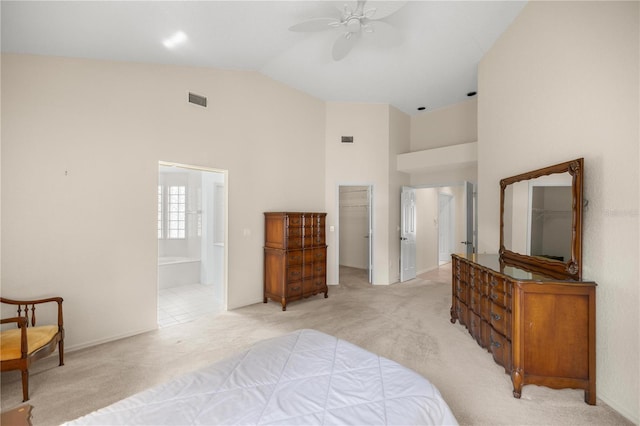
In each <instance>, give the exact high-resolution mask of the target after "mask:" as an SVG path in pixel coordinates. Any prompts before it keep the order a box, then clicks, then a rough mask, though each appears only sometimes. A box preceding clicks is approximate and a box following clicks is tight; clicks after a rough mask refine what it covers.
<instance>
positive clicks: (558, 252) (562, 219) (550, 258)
mask: <svg viewBox="0 0 640 426" xmlns="http://www.w3.org/2000/svg"><path fill="white" fill-rule="evenodd" d="M583 175H584V160H583V159H582V158H578V159H576V160H572V161H567V162H565V163H560V164H556V165H553V166H549V167H544V168H542V169H538V170H533V171H530V172H526V173H521V174H519V175H516V176H511V177H508V178H504V179H501V180H500V188H501V191H500V258H501V259H502V260H504V262H505V263H516V264H521V265H526V266H528V267H532V268H535V269H536V270H542V271H544V272H545V273H549V274H555V275H554V276H558V277H561V278H565V277H566V278H569V279H578V280H579V279H580V278H581V276H582V179H583Z"/></svg>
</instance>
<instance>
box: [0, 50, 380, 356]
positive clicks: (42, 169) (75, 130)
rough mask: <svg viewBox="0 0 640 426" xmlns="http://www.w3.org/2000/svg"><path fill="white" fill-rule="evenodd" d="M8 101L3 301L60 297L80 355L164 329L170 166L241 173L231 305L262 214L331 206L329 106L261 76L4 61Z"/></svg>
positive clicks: (258, 263)
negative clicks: (163, 186)
mask: <svg viewBox="0 0 640 426" xmlns="http://www.w3.org/2000/svg"><path fill="white" fill-rule="evenodd" d="M189 91H193V92H195V93H198V94H201V95H204V96H207V97H208V102H209V106H208V108H201V107H197V106H195V105H192V104H189V103H187V93H188V92H189ZM2 104H3V108H2V249H3V250H2V278H1V279H2V295H3V296H6V297H32V296H47V295H62V296H63V297H64V298H65V324H66V326H67V327H66V328H67V345H68V347H69V348H74V347H80V346H85V345H90V344H94V343H98V342H102V341H106V340H110V339H114V338H118V337H122V336H126V335H130V334H134V333H137V332H140V331H144V330H149V329H153V328H155V327H156V297H157V269H156V262H157V252H158V241H157V236H156V220H157V219H156V215H157V213H156V210H157V205H156V203H157V195H156V191H157V189H156V185H157V181H158V161H159V160H162V161H170V162H177V163H183V164H191V165H198V166H204V167H210V168H216V169H224V170H228V173H229V174H228V186H229V206H228V208H229V214H228V218H229V224H228V247H229V270H228V278H229V287H228V295H229V299H228V307H229V308H230V309H232V308H235V307H239V306H243V305H247V304H251V303H256V302H260V301H262V287H263V283H262V274H263V273H262V246H263V243H264V236H263V229H264V218H263V215H262V213H263V212H264V211H268V210H288V209H289V210H309V211H316V210H317V211H321V210H323V209H324V202H325V201H324V199H325V195H324V190H325V183H324V182H325V176H324V173H325V167H324V165H325V149H324V145H325V138H324V131H325V104H324V102H321V101H319V100H317V99H315V98H312V97H311V96H308V95H306V94H303V93H301V92H299V91H296V90H294V89H291V88H288V87H286V86H284V85H282V84H280V83H277V82H274V81H273V80H270V79H269V78H267V77H264V76H261V75H259V74H257V73H254V72H241V71H221V70H216V69H207V68H187V67H177V66H160V65H142V64H134V63H115V62H104V61H92V60H75V59H61V58H52V57H37V56H16V55H3V58H2ZM274 105H277V108H274ZM384 130H385V133H384V134H387V131H386V129H384ZM384 152H386V148H385V151H384ZM385 164H386V163H385Z"/></svg>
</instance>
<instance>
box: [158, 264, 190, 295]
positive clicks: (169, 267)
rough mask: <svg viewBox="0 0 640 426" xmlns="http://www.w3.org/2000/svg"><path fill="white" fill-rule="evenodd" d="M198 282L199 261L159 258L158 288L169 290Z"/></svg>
mask: <svg viewBox="0 0 640 426" xmlns="http://www.w3.org/2000/svg"><path fill="white" fill-rule="evenodd" d="M199 282H200V259H194V258H189V257H159V258H158V287H159V288H169V287H176V286H179V285H185V284H198V283H199Z"/></svg>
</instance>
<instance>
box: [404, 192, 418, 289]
mask: <svg viewBox="0 0 640 426" xmlns="http://www.w3.org/2000/svg"><path fill="white" fill-rule="evenodd" d="M400 204H401V207H400V222H401V223H400V282H405V281H408V280H410V279H413V278H415V277H416V190H415V189H414V188H409V187H406V186H403V187H402V194H401V202H400Z"/></svg>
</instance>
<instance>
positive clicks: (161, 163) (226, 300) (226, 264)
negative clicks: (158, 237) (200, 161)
mask: <svg viewBox="0 0 640 426" xmlns="http://www.w3.org/2000/svg"><path fill="white" fill-rule="evenodd" d="M161 166H163V167H176V168H180V169H188V170H196V171H200V172H210V173H220V174H222V175H223V176H224V185H223V186H224V190H223V199H224V206H223V212H224V223H223V234H224V237H223V244H224V249H223V253H224V254H223V255H224V259H223V261H222V263H223V265H224V274H223V278H222V288H223V290H224V295H223V297H222V310H223V311H227V310H228V305H229V241H228V238H229V237H228V236H229V171H228V170H225V169H216V168H212V167H204V166H197V165H192V164H182V163H174V162H171V161H158V176H160V167H161ZM159 245H160V243H159V241H158V242H157V245H156V255H157V253H158V251H159ZM158 291H159V289H158V286H157V285H156V304H157V303H158V302H157V300H158V299H159V297H158Z"/></svg>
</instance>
